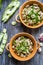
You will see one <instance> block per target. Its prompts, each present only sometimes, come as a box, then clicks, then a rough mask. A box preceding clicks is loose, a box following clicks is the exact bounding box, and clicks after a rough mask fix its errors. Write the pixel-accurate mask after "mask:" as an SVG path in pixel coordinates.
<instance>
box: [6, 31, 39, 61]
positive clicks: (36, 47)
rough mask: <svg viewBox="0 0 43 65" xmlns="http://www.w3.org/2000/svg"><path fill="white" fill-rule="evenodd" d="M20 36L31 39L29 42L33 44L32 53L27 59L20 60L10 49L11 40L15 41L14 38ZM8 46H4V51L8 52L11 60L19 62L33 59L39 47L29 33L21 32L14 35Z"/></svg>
mask: <svg viewBox="0 0 43 65" xmlns="http://www.w3.org/2000/svg"><path fill="white" fill-rule="evenodd" d="M20 36H26V37H28V38H29V39H31V41H32V42H33V44H34V46H33V52H32V53H31V54H29V55H28V56H27V57H25V58H22V57H20V56H18V55H17V54H16V53H14V51H13V49H12V43H13V40H15V39H16V38H18V37H20ZM9 43H10V44H7V45H6V49H7V50H8V51H10V53H11V55H12V56H13V58H15V59H17V60H19V61H27V60H30V59H31V58H32V57H34V55H35V54H36V52H37V50H38V48H39V47H40V45H39V43H38V44H37V41H36V40H35V38H34V37H33V36H32V35H31V34H29V33H25V32H22V33H18V34H16V35H14V36H13V37H12V38H11V40H10V42H9ZM8 46H9V49H8Z"/></svg>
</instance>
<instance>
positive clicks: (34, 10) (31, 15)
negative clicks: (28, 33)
mask: <svg viewBox="0 0 43 65" xmlns="http://www.w3.org/2000/svg"><path fill="white" fill-rule="evenodd" d="M22 20H23V22H24V23H25V24H27V25H31V26H33V25H38V24H39V23H40V22H41V21H42V20H43V12H42V11H41V8H40V7H39V6H38V5H37V4H33V5H30V6H29V5H27V6H25V7H24V9H23V11H22Z"/></svg>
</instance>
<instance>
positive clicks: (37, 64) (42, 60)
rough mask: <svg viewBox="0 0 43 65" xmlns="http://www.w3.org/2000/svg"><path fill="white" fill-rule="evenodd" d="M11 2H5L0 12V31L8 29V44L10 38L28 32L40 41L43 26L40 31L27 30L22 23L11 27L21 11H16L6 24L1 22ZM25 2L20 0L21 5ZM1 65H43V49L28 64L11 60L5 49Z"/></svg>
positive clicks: (5, 0)
mask: <svg viewBox="0 0 43 65" xmlns="http://www.w3.org/2000/svg"><path fill="white" fill-rule="evenodd" d="M10 1H11V0H3V6H2V9H1V10H0V31H1V30H2V29H3V28H4V27H5V28H6V29H7V34H8V42H9V41H10V38H11V37H12V36H13V35H15V34H17V33H19V32H28V33H30V34H32V35H33V36H34V37H35V38H36V40H37V41H38V36H39V34H40V33H42V32H43V26H42V27H40V28H38V29H27V28H26V27H24V26H23V25H22V24H21V23H17V25H16V26H12V25H11V22H12V21H14V20H15V16H16V14H17V13H18V11H19V10H18V11H16V13H15V14H14V15H13V16H12V17H11V18H10V20H9V21H8V22H7V23H6V24H4V23H3V22H1V17H2V14H3V12H4V10H5V8H6V6H7V5H8V4H9V2H10ZM25 1H26V0H20V2H21V4H22V3H23V2H25ZM40 1H41V2H43V0H40ZM0 65H43V48H42V52H41V53H40V54H39V53H36V55H35V56H34V58H32V59H31V60H30V61H26V62H20V61H17V60H15V59H14V58H9V57H8V52H7V50H6V49H5V50H4V52H3V54H2V55H0Z"/></svg>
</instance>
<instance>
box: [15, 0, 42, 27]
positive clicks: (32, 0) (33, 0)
mask: <svg viewBox="0 0 43 65" xmlns="http://www.w3.org/2000/svg"><path fill="white" fill-rule="evenodd" d="M27 4H29V5H31V4H38V6H39V7H40V8H41V10H42V11H43V4H42V3H41V2H39V1H36V0H29V1H27V2H25V3H23V4H22V5H21V7H20V10H19V14H18V15H19V17H20V21H19V20H18V19H17V17H18V15H17V16H16V18H15V19H16V21H17V22H21V23H22V24H23V25H24V26H26V27H28V28H39V27H40V26H42V25H43V21H42V22H41V23H40V24H38V25H36V26H28V25H26V24H25V23H24V22H23V20H22V11H23V8H24V7H25V6H26V5H27Z"/></svg>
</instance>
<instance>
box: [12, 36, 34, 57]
mask: <svg viewBox="0 0 43 65" xmlns="http://www.w3.org/2000/svg"><path fill="white" fill-rule="evenodd" d="M12 49H13V50H14V52H15V53H16V54H17V55H18V56H20V57H27V56H28V55H29V54H30V53H32V52H33V43H32V41H31V40H30V39H29V38H27V37H24V36H21V37H18V38H17V39H16V40H14V41H13V45H12Z"/></svg>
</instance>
